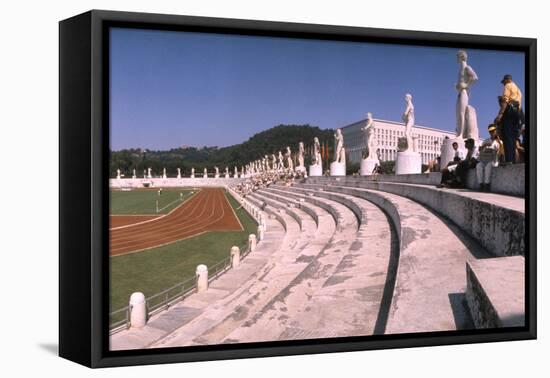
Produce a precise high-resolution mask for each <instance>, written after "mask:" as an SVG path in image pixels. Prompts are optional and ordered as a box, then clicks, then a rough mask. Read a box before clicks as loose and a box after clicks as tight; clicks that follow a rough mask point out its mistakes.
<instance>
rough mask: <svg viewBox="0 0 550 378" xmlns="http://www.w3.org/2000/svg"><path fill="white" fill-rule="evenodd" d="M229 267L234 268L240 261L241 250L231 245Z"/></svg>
mask: <svg viewBox="0 0 550 378" xmlns="http://www.w3.org/2000/svg"><path fill="white" fill-rule="evenodd" d="M230 256H231V267H232V268H233V269H234V268H236V267H238V266H239V264H240V262H241V250H240V249H239V247H236V246H233V247H231V254H230Z"/></svg>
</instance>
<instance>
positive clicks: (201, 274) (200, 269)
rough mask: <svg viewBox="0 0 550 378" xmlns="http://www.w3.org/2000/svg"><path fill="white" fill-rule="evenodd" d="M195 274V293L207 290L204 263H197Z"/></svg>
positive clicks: (206, 269)
mask: <svg viewBox="0 0 550 378" xmlns="http://www.w3.org/2000/svg"><path fill="white" fill-rule="evenodd" d="M195 274H196V275H197V293H202V292H203V291H206V290H208V267H207V266H206V265H204V264H200V265H198V266H197V270H196V271H195Z"/></svg>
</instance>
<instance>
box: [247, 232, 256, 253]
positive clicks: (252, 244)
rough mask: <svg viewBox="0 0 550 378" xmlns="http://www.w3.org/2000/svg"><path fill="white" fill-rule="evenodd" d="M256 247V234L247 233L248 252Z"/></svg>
mask: <svg viewBox="0 0 550 378" xmlns="http://www.w3.org/2000/svg"><path fill="white" fill-rule="evenodd" d="M255 249H256V235H254V234H250V235H248V250H249V251H250V252H254V250H255Z"/></svg>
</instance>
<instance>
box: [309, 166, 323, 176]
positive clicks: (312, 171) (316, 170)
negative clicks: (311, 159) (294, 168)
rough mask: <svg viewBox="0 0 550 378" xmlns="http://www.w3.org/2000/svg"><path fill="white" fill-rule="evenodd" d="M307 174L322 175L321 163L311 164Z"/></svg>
mask: <svg viewBox="0 0 550 378" xmlns="http://www.w3.org/2000/svg"><path fill="white" fill-rule="evenodd" d="M309 175H310V176H322V175H323V166H322V165H321V164H313V165H310V166H309Z"/></svg>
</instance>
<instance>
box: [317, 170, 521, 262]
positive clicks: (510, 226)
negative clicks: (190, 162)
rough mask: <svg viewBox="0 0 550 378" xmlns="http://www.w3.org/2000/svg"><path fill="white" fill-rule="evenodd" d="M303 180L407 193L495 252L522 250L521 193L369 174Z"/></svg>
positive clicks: (517, 253) (515, 253) (503, 254)
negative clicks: (383, 179)
mask: <svg viewBox="0 0 550 378" xmlns="http://www.w3.org/2000/svg"><path fill="white" fill-rule="evenodd" d="M306 184H320V185H325V186H342V187H356V188H365V189H373V190H379V191H383V192H388V193H393V194H397V195H400V196H403V197H407V198H410V199H411V200H413V201H416V202H418V203H421V204H423V205H425V206H428V207H429V208H431V209H433V210H434V211H436V212H437V213H439V214H441V215H443V216H445V217H446V218H448V219H450V220H451V221H453V222H454V223H455V224H456V225H458V226H459V227H460V228H461V229H462V230H464V231H465V232H466V233H467V234H468V235H470V236H471V237H473V238H474V239H476V240H477V241H478V242H479V243H480V244H481V245H482V246H483V247H484V248H485V249H487V250H488V251H489V252H491V253H492V254H493V255H494V256H513V255H524V254H525V200H524V199H523V198H521V197H514V196H510V195H503V194H495V193H481V192H476V191H472V190H468V189H440V188H437V187H435V186H433V185H420V184H407V183H400V182H378V181H372V179H371V178H369V177H340V178H337V177H309V178H308V179H307V180H306Z"/></svg>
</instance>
